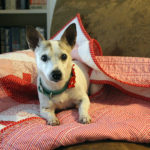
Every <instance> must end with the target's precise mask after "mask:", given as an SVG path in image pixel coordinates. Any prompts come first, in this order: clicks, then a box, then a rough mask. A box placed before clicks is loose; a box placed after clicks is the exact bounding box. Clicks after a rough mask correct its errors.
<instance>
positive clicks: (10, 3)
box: [5, 0, 16, 9]
mask: <svg viewBox="0 0 150 150" xmlns="http://www.w3.org/2000/svg"><path fill="white" fill-rule="evenodd" d="M5 9H16V0H5Z"/></svg>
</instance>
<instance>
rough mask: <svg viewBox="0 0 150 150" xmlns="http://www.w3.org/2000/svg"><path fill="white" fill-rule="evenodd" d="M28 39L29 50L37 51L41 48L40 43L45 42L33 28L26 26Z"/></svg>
mask: <svg viewBox="0 0 150 150" xmlns="http://www.w3.org/2000/svg"><path fill="white" fill-rule="evenodd" d="M26 39H27V43H28V45H29V48H31V49H32V50H35V48H36V47H38V46H39V44H40V42H41V41H43V40H45V39H44V37H43V36H42V35H41V34H40V33H39V32H38V31H37V30H36V29H35V28H34V27H32V26H26Z"/></svg>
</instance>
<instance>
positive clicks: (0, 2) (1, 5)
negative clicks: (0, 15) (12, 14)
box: [0, 0, 5, 9]
mask: <svg viewBox="0 0 150 150" xmlns="http://www.w3.org/2000/svg"><path fill="white" fill-rule="evenodd" d="M0 9H5V0H0Z"/></svg>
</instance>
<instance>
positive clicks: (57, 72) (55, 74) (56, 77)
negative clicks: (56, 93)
mask: <svg viewBox="0 0 150 150" xmlns="http://www.w3.org/2000/svg"><path fill="white" fill-rule="evenodd" d="M61 78H62V73H61V71H60V70H54V71H52V73H51V79H52V80H53V81H55V82H58V81H60V80H61Z"/></svg>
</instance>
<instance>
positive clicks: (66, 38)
mask: <svg viewBox="0 0 150 150" xmlns="http://www.w3.org/2000/svg"><path fill="white" fill-rule="evenodd" d="M76 36H77V31H76V24H75V23H73V24H71V25H69V27H68V28H67V29H66V30H65V32H64V33H63V35H62V37H61V41H63V42H65V43H66V44H67V45H69V46H71V48H73V47H74V46H75V43H76Z"/></svg>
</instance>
